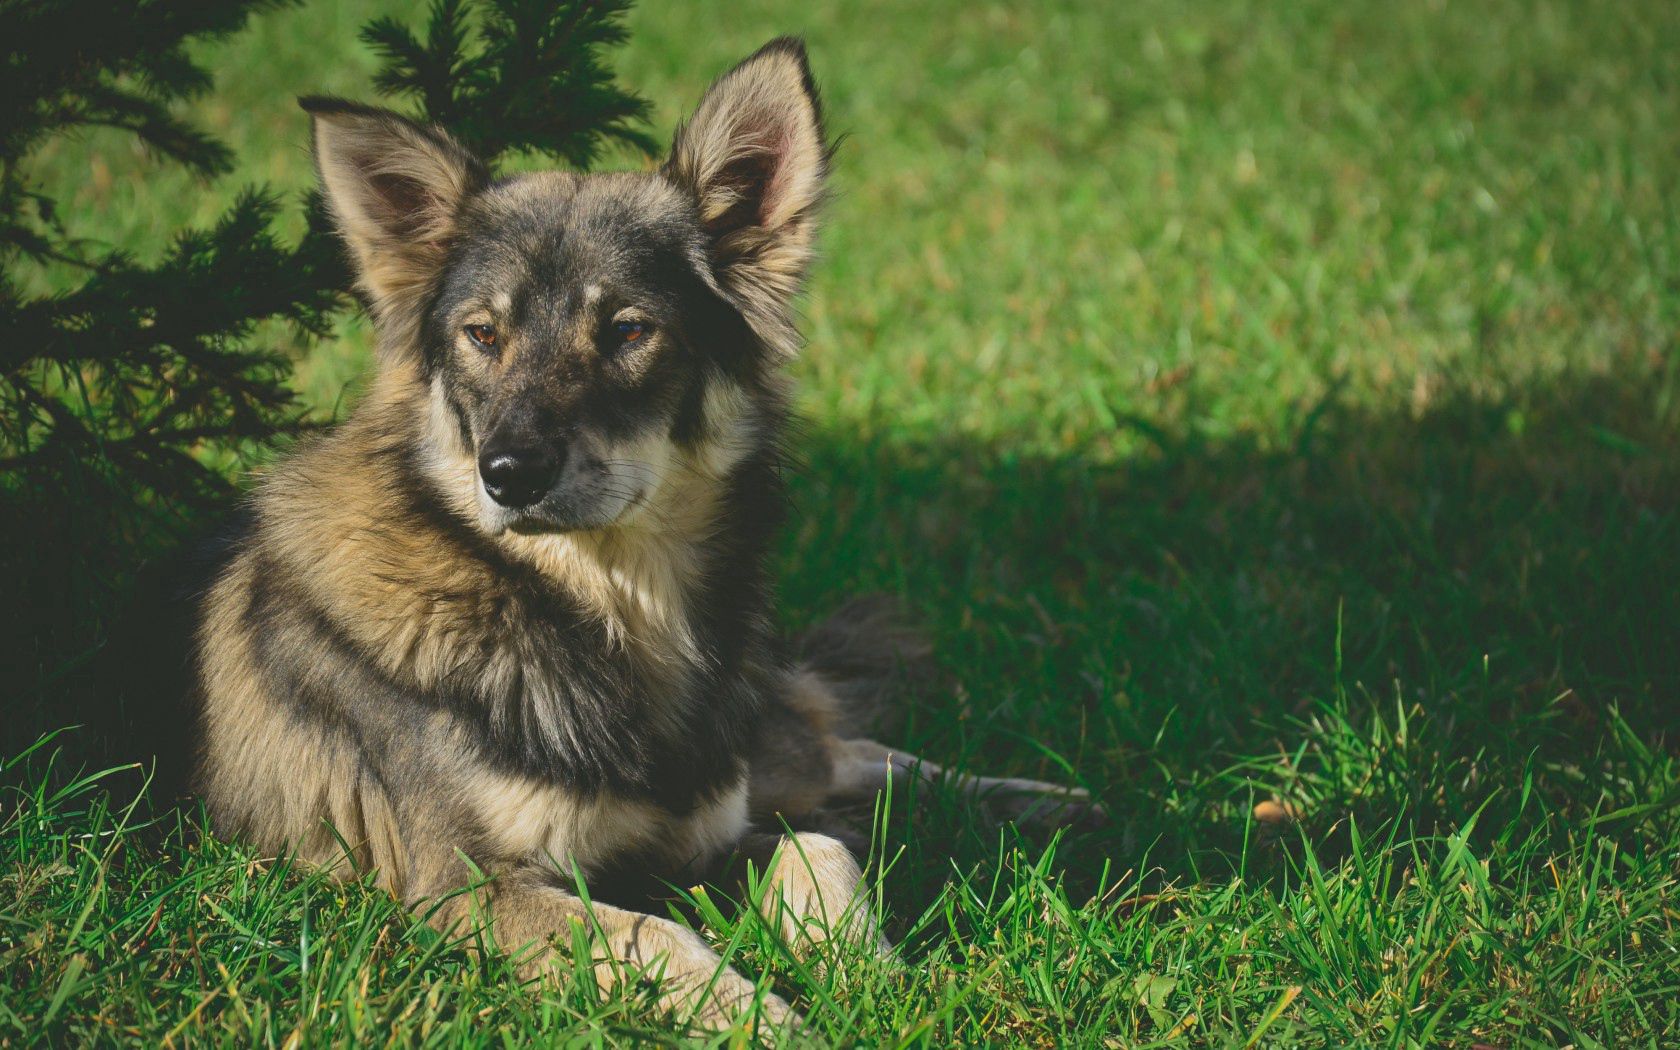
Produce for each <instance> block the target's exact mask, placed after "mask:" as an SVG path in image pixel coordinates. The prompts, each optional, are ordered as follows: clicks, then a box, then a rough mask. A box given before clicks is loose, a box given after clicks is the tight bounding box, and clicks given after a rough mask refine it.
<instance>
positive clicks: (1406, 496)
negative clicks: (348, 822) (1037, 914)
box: [6, 377, 1680, 909]
mask: <svg viewBox="0 0 1680 1050" xmlns="http://www.w3.org/2000/svg"><path fill="white" fill-rule="evenodd" d="M1652 378H1653V381H1652V382H1650V383H1646V384H1643V385H1641V384H1638V383H1635V382H1631V381H1628V380H1626V379H1615V380H1611V379H1605V378H1588V379H1581V380H1577V381H1572V382H1567V383H1559V384H1558V385H1556V386H1552V387H1547V388H1544V389H1528V390H1524V391H1521V392H1519V393H1518V394H1515V395H1512V396H1509V397H1505V398H1500V399H1487V398H1479V397H1475V396H1471V395H1468V394H1461V395H1437V396H1436V397H1435V398H1434V399H1433V400H1432V401H1431V402H1430V403H1429V404H1427V405H1426V406H1423V407H1421V408H1419V409H1417V410H1416V411H1412V410H1406V411H1396V412H1393V413H1388V414H1380V413H1379V414H1371V413H1368V412H1363V411H1359V410H1355V409H1352V408H1348V407H1344V406H1342V405H1341V404H1339V403H1338V402H1336V401H1335V400H1334V399H1332V400H1329V401H1327V402H1326V403H1325V404H1324V405H1323V406H1320V407H1319V408H1318V409H1315V410H1314V411H1313V412H1311V413H1309V414H1307V415H1306V416H1305V419H1304V422H1303V423H1302V424H1301V425H1300V427H1299V428H1298V430H1297V432H1296V433H1294V434H1292V435H1290V436H1289V439H1288V441H1286V442H1284V443H1282V444H1279V445H1276V446H1271V445H1262V444H1261V443H1259V442H1257V441H1253V440H1248V439H1244V438H1235V439H1232V438H1225V439H1219V440H1215V439H1212V438H1209V437H1206V436H1205V435H1202V434H1200V433H1199V432H1198V431H1197V430H1196V429H1195V428H1194V427H1191V426H1182V425H1158V424H1153V423H1148V422H1143V421H1140V422H1137V423H1134V424H1128V426H1129V427H1130V428H1131V429H1132V431H1133V433H1134V434H1135V435H1142V436H1143V437H1145V438H1146V439H1147V442H1148V444H1149V446H1150V447H1149V449H1148V450H1147V451H1146V452H1144V453H1143V454H1140V455H1132V456H1129V457H1118V456H1114V455H1112V454H1108V453H1098V452H1094V451H1090V450H1073V451H1070V452H1069V453H1067V454H1063V455H1057V456H1042V455H1027V454H1022V453H1018V452H1017V451H1015V450H1013V449H1011V448H1009V447H1008V446H1006V445H986V444H984V443H978V442H974V441H971V440H966V439H963V438H960V437H958V438H930V439H925V440H919V439H916V438H913V437H905V436H903V435H894V436H891V437H886V438H880V439H871V438H867V437H860V436H858V435H855V434H838V433H833V432H827V431H821V430H813V431H811V432H809V433H807V434H805V435H804V436H803V438H802V441H801V445H800V448H801V451H802V453H803V458H804V461H805V463H804V466H803V468H802V469H801V470H800V471H798V472H797V474H796V478H795V486H794V487H795V493H794V495H795V504H796V508H797V510H796V515H795V518H794V521H793V523H792V527H791V528H790V530H789V535H788V537H787V541H786V544H785V551H784V555H785V563H786V565H787V566H788V570H787V572H786V574H785V575H786V580H785V584H784V596H785V599H786V604H787V611H786V619H787V621H788V622H789V623H799V622H802V621H804V620H806V619H808V618H811V617H813V616H816V615H818V614H820V613H821V612H822V611H823V610H824V609H826V608H828V607H830V606H832V605H833V604H835V603H836V602H838V601H839V600H841V599H842V598H844V597H845V596H847V595H849V594H853V593H856V592H858V591H862V590H869V589H886V590H889V591H893V592H896V593H900V594H902V595H904V596H905V597H906V598H907V600H908V601H909V602H910V604H911V605H912V606H913V608H914V609H915V610H916V612H917V614H918V615H919V616H920V617H922V618H923V619H924V620H925V621H926V623H927V624H928V625H929V629H930V630H931V632H932V633H933V635H934V638H935V641H936V642H937V644H938V647H939V650H940V653H941V659H942V662H943V664H944V666H945V668H946V669H947V671H948V672H949V676H950V681H951V683H952V684H951V688H950V690H949V691H948V692H946V693H943V694H941V695H938V696H931V697H928V698H926V699H925V700H924V702H922V703H921V704H919V705H917V707H916V708H915V710H914V711H913V712H912V713H911V717H910V724H909V726H908V729H907V733H906V739H905V740H903V741H901V742H902V743H903V744H905V745H907V746H909V747H911V748H913V749H914V750H916V751H917V752H919V753H922V754H925V755H927V756H928V757H930V758H933V759H936V760H939V761H941V762H944V763H947V764H952V763H955V764H957V765H959V766H963V767H966V768H969V769H973V770H979V771H985V772H1000V771H1008V772H1015V773H1020V774H1029V775H1036V776H1041V777H1044V778H1047V779H1056V780H1072V781H1077V782H1080V783H1083V784H1085V785H1087V786H1089V787H1090V788H1092V789H1093V791H1094V792H1096V794H1097V795H1098V796H1099V797H1101V798H1102V799H1103V800H1104V801H1105V803H1106V804H1107V805H1108V807H1109V809H1110V811H1111V813H1112V814H1113V817H1114V819H1113V822H1112V825H1111V826H1110V827H1108V828H1106V829H1103V830H1101V831H1098V832H1094V833H1090V834H1084V835H1081V836H1078V837H1075V838H1073V839H1071V840H1070V841H1068V842H1067V843H1066V844H1065V846H1064V848H1063V849H1062V851H1061V853H1060V858H1059V859H1060V860H1061V861H1063V862H1065V863H1066V864H1067V865H1068V871H1069V873H1070V876H1071V877H1072V879H1073V880H1074V885H1076V886H1078V887H1084V888H1092V889H1094V888H1095V887H1096V886H1097V885H1098V884H1099V883H1101V882H1102V881H1103V878H1104V876H1103V872H1104V870H1105V866H1107V870H1108V877H1109V878H1110V879H1112V878H1113V877H1114V876H1117V875H1119V874H1120V873H1123V872H1126V871H1128V870H1138V871H1148V872H1152V873H1153V874H1152V876H1151V881H1153V882H1155V883H1162V882H1169V881H1173V880H1194V879H1199V878H1221V877H1225V876H1227V875H1228V874H1229V873H1231V872H1232V871H1241V872H1244V873H1245V874H1259V873H1263V872H1264V871H1266V870H1271V869H1273V868H1275V866H1276V863H1277V861H1278V860H1279V859H1280V858H1281V856H1282V854H1283V852H1284V851H1282V850H1279V849H1276V848H1275V847H1276V846H1277V844H1279V843H1280V842H1285V841H1289V840H1290V839H1291V836H1290V835H1288V834H1283V835H1280V834H1278V833H1277V829H1276V828H1275V827H1273V828H1267V827H1259V826H1257V825H1255V824H1254V822H1253V821H1252V820H1251V819H1250V815H1251V813H1252V807H1253V805H1254V804H1255V803H1256V802H1257V801H1261V800H1266V799H1273V800H1275V801H1276V802H1277V803H1278V805H1279V807H1280V808H1281V809H1282V810H1283V812H1286V813H1289V814H1293V815H1296V816H1299V817H1300V821H1301V826H1302V828H1303V829H1304V830H1305V831H1306V832H1307V833H1308V836H1309V837H1312V838H1314V839H1317V840H1319V841H1321V842H1324V843H1329V844H1332V846H1333V843H1334V841H1335V839H1336V836H1337V835H1338V834H1341V833H1343V832H1344V831H1345V822H1346V820H1347V818H1349V817H1354V818H1356V819H1357V820H1358V821H1359V822H1360V823H1361V824H1362V825H1363V826H1365V827H1368V828H1369V827H1381V826H1385V825H1387V826H1395V825H1396V824H1397V823H1403V824H1404V825H1405V827H1406V828H1407V829H1409V830H1410V831H1412V832H1416V833H1422V834H1429V833H1433V832H1435V831H1438V830H1442V829H1447V828H1452V827H1456V826H1460V825H1462V824H1463V823H1464V822H1465V821H1466V820H1468V819H1469V817H1470V815H1471V814H1472V813H1473V812H1475V811H1476V809H1477V807H1478V806H1481V805H1482V804H1483V803H1484V802H1486V801H1487V800H1488V799H1489V798H1490V797H1492V796H1494V795H1498V796H1499V797H1500V798H1502V799H1503V800H1504V801H1502V802H1500V803H1499V805H1500V806H1501V807H1504V809H1505V810H1509V812H1510V814H1511V815H1513V816H1514V815H1515V814H1516V813H1517V812H1518V811H1520V810H1522V808H1523V807H1524V806H1528V805H1530V804H1531V803H1530V802H1529V801H1527V800H1528V799H1530V798H1535V799H1539V800H1541V802H1543V803H1545V805H1546V806H1547V808H1546V810H1545V812H1544V813H1543V814H1538V815H1535V814H1531V815H1530V816H1529V817H1525V818H1524V819H1525V820H1530V821H1531V822H1537V823H1536V824H1535V826H1537V827H1538V826H1541V825H1544V826H1545V827H1547V828H1551V829H1552V830H1550V831H1547V833H1548V834H1552V833H1556V834H1559V835H1563V834H1567V830H1568V829H1567V822H1568V820H1569V819H1573V818H1578V817H1580V816H1581V815H1582V814H1583V813H1585V812H1586V810H1588V809H1590V808H1591V807H1592V806H1593V805H1594V804H1595V798H1597V797H1598V796H1595V794H1594V791H1595V785H1596V784H1597V783H1598V781H1599V779H1600V778H1611V779H1613V778H1616V777H1620V778H1622V779H1623V780H1625V779H1626V778H1627V777H1628V775H1629V771H1628V769H1627V768H1625V766H1626V763H1625V762H1619V760H1615V761H1612V760H1611V759H1607V758H1605V757H1604V756H1605V755H1606V752H1605V750H1604V748H1605V742H1606V741H1607V740H1610V739H1612V738H1613V737H1616V734H1617V733H1624V734H1631V737H1630V739H1629V740H1628V741H1623V744H1626V745H1627V746H1643V747H1648V748H1652V749H1654V753H1662V752H1664V750H1665V749H1671V748H1672V745H1673V739H1674V736H1673V734H1674V731H1675V729H1676V728H1677V726H1680V703H1677V701H1680V587H1677V586H1676V584H1677V583H1680V427H1677V426H1676V409H1675V408H1674V406H1673V405H1672V404H1671V403H1669V402H1668V401H1667V400H1665V397H1666V395H1665V394H1664V392H1663V391H1664V390H1665V389H1666V385H1665V384H1664V383H1663V382H1659V381H1657V378H1658V377H1652ZM73 518H74V514H73V508H71V509H67V510H66V512H65V520H66V521H67V522H69V521H71V520H72V519H73ZM37 525H38V526H39V525H40V523H37ZM47 525H49V526H50V525H51V523H50V522H49V523H47ZM66 542H69V543H71V544H82V543H87V542H90V540H89V538H88V537H87V536H85V535H83V534H82V532H81V531H79V530H77V529H76V528H74V527H73V526H71V525H66V526H65V527H64V529H63V531H62V532H61V533H60V534H59V535H58V536H56V537H55V536H54V535H53V532H52V529H51V528H44V527H37V528H35V529H34V530H33V533H32V535H31V536H30V537H29V538H28V540H27V542H25V543H23V544H18V545H14V546H13V549H12V560H13V561H14V562H20V563H24V562H26V563H27V567H26V568H24V569H20V570H19V571H18V572H16V573H15V574H13V575H12V578H13V579H15V580H20V581H21V582H22V584H23V587H22V589H21V590H20V591H19V593H21V594H23V595H25V596H26V600H25V602H24V603H22V604H16V603H14V605H13V607H12V613H13V617H14V622H13V625H12V627H11V637H12V638H14V639H15V640H17V642H18V645H20V646H24V647H32V648H29V649H28V652H23V653H21V655H22V657H23V658H24V659H23V661H22V662H24V663H28V662H29V660H30V659H31V658H32V659H33V660H34V664H33V668H34V671H35V677H34V678H33V679H31V678H29V677H28V676H27V675H22V676H20V677H19V678H17V679H14V680H16V681H20V682H21V684H20V686H19V688H18V690H17V694H18V700H17V701H16V704H17V706H16V707H15V708H14V711H15V712H16V713H17V714H18V715H19V717H17V718H15V719H11V720H9V728H8V736H9V737H12V738H15V739H8V740H7V741H6V743H7V747H8V751H13V750H16V749H17V748H19V747H21V746H23V745H24V744H26V743H27V742H28V741H29V740H30V739H33V737H34V735H35V734H36V733H38V732H40V731H44V730H48V729H51V728H54V727H57V726H62V725H65V724H68V723H71V722H92V723H94V724H95V725H94V728H93V729H92V730H91V731H90V732H89V733H87V734H85V737H86V739H89V740H95V741H99V742H100V746H99V747H98V750H100V751H102V752H105V753H103V754H100V755H97V756H90V758H92V759H93V760H98V761H104V762H106V763H109V762H111V761H116V760H129V759H137V758H142V757H143V756H142V755H141V752H143V751H144V752H149V751H150V749H151V748H152V747H153V746H154V745H156V746H167V745H168V744H169V742H171V741H179V739H180V736H181V733H180V730H181V727H182V721H181V716H180V714H179V712H178V711H166V712H161V713H160V712H156V711H134V710H128V711H125V712H121V716H120V717H118V713H116V712H113V711H112V710H110V709H109V705H108V704H104V703H103V701H104V699H105V695H104V694H102V693H101V692H100V690H98V689H96V688H94V687H93V686H91V685H90V683H89V679H88V676H87V675H86V674H85V673H83V671H84V670H85V667H86V666H87V661H85V660H78V659H77V657H79V656H80V654H81V653H82V652H83V651H84V650H85V649H86V648H87V646H86V645H83V644H82V643H83V642H85V639H86V638H87V637H88V635H89V633H90V632H89V631H88V630H87V629H86V625H88V624H97V623H98V622H99V617H98V615H97V611H99V608H100V606H99V603H100V602H101V601H104V600H105V596H104V594H103V592H98V593H96V594H95V598H96V599H97V600H92V601H89V600H86V599H85V597H78V593H79V592H74V591H73V589H70V590H55V589H53V587H52V583H51V581H52V580H54V579H55V578H60V577H62V578H64V579H67V580H71V581H72V582H74V581H75V578H76V576H77V572H78V570H77V565H78V559H79V557H80V554H79V552H78V551H77V550H76V549H74V547H73V546H67V545H66ZM97 560H98V559H95V561H97ZM76 586H78V587H84V586H85V584H82V583H77V584H76ZM43 588H44V590H43ZM89 608H93V609H95V612H94V613H89V611H88V610H89ZM160 610H161V607H160ZM177 613H178V611H177ZM172 617H174V618H172ZM148 620H149V623H150V626H151V627H153V628H154V629H155V632H156V633H158V634H168V633H171V632H173V633H175V634H181V633H183V632H184V631H185V629H186V628H185V620H184V619H182V618H180V617H179V616H178V615H177V614H170V615H164V613H163V612H162V611H159V612H158V614H157V615H156V616H150V615H148ZM78 624H79V625H81V626H80V627H78V626H76V625H78ZM78 631H81V632H82V633H80V634H78ZM91 633H92V634H93V635H94V636H97V632H96V631H94V632H91ZM78 645H81V648H78ZM52 652H56V653H57V654H58V658H59V659H61V660H65V661H66V663H65V664H64V665H63V666H64V667H67V668H69V670H65V671H57V670H54V668H53V666H52V665H51V663H50V661H48V660H46V659H45V658H44V657H42V656H41V655H40V654H43V653H52ZM178 652H179V649H178V648H174V649H172V648H171V647H170V646H169V645H167V644H164V643H163V642H162V641H156V640H154V641H142V642H140V643H139V644H137V645H136V646H135V647H134V648H131V649H129V650H127V651H126V652H125V654H123V655H122V659H121V660H119V661H118V662H119V663H120V664H121V665H122V666H123V667H124V668H125V673H127V674H129V675H130V676H136V677H144V676H154V677H155V678H156V680H157V681H158V682H162V681H164V679H165V676H167V675H170V674H174V673H176V672H177V671H178V664H177V663H175V662H173V661H174V660H176V659H177V657H176V654H178ZM65 653H68V654H69V656H68V657H66V656H65V655H64V654H65ZM13 655H19V654H18V653H16V652H14V654H13ZM1611 705H1615V707H1616V709H1617V710H1619V712H1620V721H1618V720H1616V719H1612V718H1610V717H1609V716H1608V712H1609V710H1610V708H1611ZM1622 725H1625V727H1626V729H1625V731H1624V730H1621V729H1617V728H1615V727H1617V726H1622ZM1619 753H1620V752H1618V754H1619ZM1618 763H1619V764H1618ZM1571 771H1572V772H1571ZM1536 777H1537V778H1538V779H1536ZM1525 778H1528V780H1527V782H1528V788H1529V789H1526V790H1524V791H1523V792H1522V797H1521V798H1518V797H1517V795H1516V793H1515V791H1514V789H1515V788H1516V787H1518V786H1521V785H1523V784H1524V783H1525ZM924 803H925V804H922V805H918V806H915V807H899V808H898V809H897V810H895V817H894V820H895V821H896V822H897V823H898V825H899V827H898V828H897V830H895V831H893V832H892V833H891V834H890V835H889V839H890V840H891V841H893V842H894V843H896V844H901V845H903V846H904V847H905V849H906V851H907V852H906V854H905V855H904V858H903V861H902V863H901V864H900V865H898V866H897V868H896V871H898V872H900V873H906V874H900V875H896V876H895V879H894V894H895V896H898V897H901V898H902V900H903V901H905V902H906V904H907V905H910V906H912V909H913V907H914V905H915V904H916V902H918V901H920V902H924V903H925V901H926V900H929V899H932V895H933V894H934V893H935V891H936V890H937V885H938V884H939V883H940V882H942V881H944V880H945V879H946V878H948V877H949V876H950V875H951V874H952V872H953V870H956V871H973V870H979V869H984V868H985V866H986V865H987V864H989V863H990V862H991V861H992V860H994V859H995V858H996V856H997V851H998V848H999V842H1000V840H999V838H998V837H997V833H996V832H995V831H994V830H992V829H990V828H988V827H987V826H986V825H984V824H982V823H980V822H978V821H977V820H975V819H974V818H973V816H972V815H971V814H969V813H967V812H966V811H964V810H962V809H960V808H959V807H957V806H956V805H955V803H954V802H952V801H951V800H950V799H949V798H948V797H946V796H945V795H943V794H941V793H938V792H935V793H933V795H932V797H930V798H928V799H926V800H924ZM1536 804H1538V803H1536ZM911 809H913V810H914V812H913V814H910V815H906V814H907V812H908V811H909V810H911ZM1494 823H1495V822H1494V821H1488V822H1486V823H1484V825H1483V826H1484V827H1487V826H1491V825H1492V824H1494ZM1554 825H1555V827H1554ZM912 832H913V833H912ZM953 865H954V866H955V867H953Z"/></svg>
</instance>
